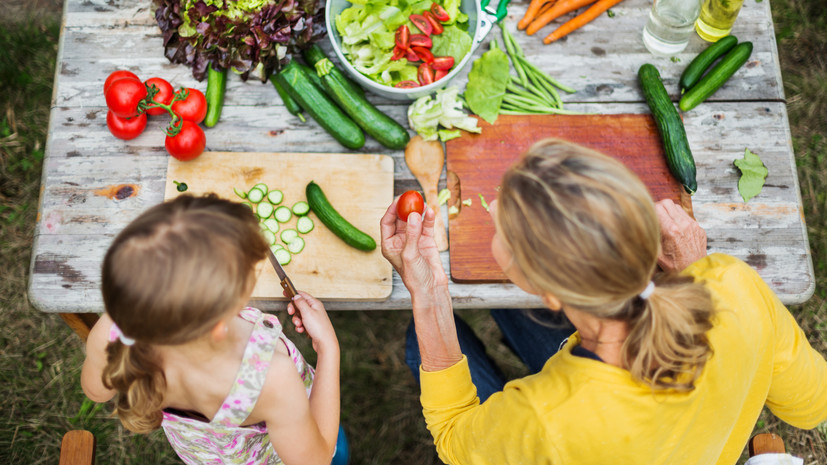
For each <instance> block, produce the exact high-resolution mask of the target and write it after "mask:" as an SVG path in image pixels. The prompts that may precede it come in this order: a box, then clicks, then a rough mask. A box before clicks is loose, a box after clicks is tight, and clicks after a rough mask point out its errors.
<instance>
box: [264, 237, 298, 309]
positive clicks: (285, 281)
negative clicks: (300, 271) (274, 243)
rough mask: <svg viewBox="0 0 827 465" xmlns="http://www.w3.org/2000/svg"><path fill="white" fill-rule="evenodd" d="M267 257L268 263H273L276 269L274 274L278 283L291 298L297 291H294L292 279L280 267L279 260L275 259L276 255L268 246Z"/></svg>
mask: <svg viewBox="0 0 827 465" xmlns="http://www.w3.org/2000/svg"><path fill="white" fill-rule="evenodd" d="M267 258H269V259H270V263H272V264H273V269H275V270H276V274H277V275H278V277H279V279H280V280H281V281H280V282H279V284H281V287H282V289H284V290H285V291H287V297H288V298H290V299H292V298H293V297H294V296H295V295H296V294H298V291H296V287H295V286H293V281H290V278H289V277H288V276H287V273H285V272H284V268H282V267H281V265H280V264H279V261H278V260H276V255H275V254H273V251H272V250H270V248H269V247H268V248H267Z"/></svg>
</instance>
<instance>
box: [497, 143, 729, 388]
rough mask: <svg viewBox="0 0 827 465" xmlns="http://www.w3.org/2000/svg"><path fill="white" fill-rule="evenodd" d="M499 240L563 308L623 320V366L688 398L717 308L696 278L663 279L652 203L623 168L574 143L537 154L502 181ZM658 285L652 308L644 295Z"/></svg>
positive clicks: (542, 146) (539, 148) (537, 147)
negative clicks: (626, 330)
mask: <svg viewBox="0 0 827 465" xmlns="http://www.w3.org/2000/svg"><path fill="white" fill-rule="evenodd" d="M499 204H500V207H499V210H498V212H499V213H498V215H497V222H498V230H499V231H500V233H501V237H502V239H503V241H504V243H505V244H506V246H507V247H508V248H510V250H511V252H512V254H513V256H514V263H515V264H516V265H517V266H518V267H519V268H520V270H521V271H522V272H523V274H524V275H525V277H526V279H527V280H528V282H529V284H530V285H531V286H532V287H533V288H534V289H535V290H537V291H538V292H540V293H551V294H553V295H554V296H556V297H557V298H558V299H560V301H561V302H562V303H563V305H564V307H568V308H573V309H577V310H580V311H583V312H586V313H589V314H592V315H594V316H597V317H600V318H607V319H615V320H622V321H625V322H627V323H628V325H629V330H630V332H629V335H628V337H627V339H626V341H625V342H624V344H623V347H622V363H623V365H624V367H626V368H627V369H628V370H629V371H630V372H631V374H632V376H633V377H634V378H635V379H637V380H639V381H643V382H646V383H648V384H650V385H651V386H652V387H653V388H655V389H668V388H673V389H677V390H684V391H687V390H691V389H693V387H694V382H695V380H696V379H697V378H698V376H699V375H700V372H701V369H702V368H703V366H704V363H706V360H707V359H708V358H709V357H710V355H711V347H710V345H709V341H708V340H707V337H706V332H707V331H708V330H709V329H710V328H711V327H712V323H711V321H710V320H711V318H712V315H713V308H712V301H711V298H710V296H709V293H708V292H707V291H706V289H705V288H704V287H703V286H702V285H701V284H696V283H694V281H693V279H692V278H690V277H683V276H679V275H676V274H666V273H660V274H658V275H657V276H655V277H654V278H653V276H654V275H655V271H656V267H657V259H658V255H659V253H660V225H659V222H658V218H657V215H656V213H655V209H654V204H653V202H652V199H651V196H650V194H649V192H648V190H647V189H646V187H645V186H644V185H643V183H642V182H641V181H640V179H638V178H637V176H636V175H635V174H634V173H632V172H631V171H630V170H629V169H627V168H626V167H625V166H624V165H623V164H622V163H620V162H619V161H617V160H615V159H613V158H611V157H608V156H606V155H603V154H601V153H599V152H596V151H594V150H591V149H588V148H586V147H582V146H580V145H576V144H573V143H570V142H566V141H562V140H556V139H546V140H543V141H540V142H538V143H536V144H534V145H533V146H532V147H531V148H530V149H529V150H528V152H527V153H526V154H525V155H524V156H523V158H521V159H520V160H519V161H518V162H517V163H515V164H514V165H513V166H512V167H511V168H510V169H509V170H508V172H506V174H505V175H504V177H503V180H502V185H501V190H500V193H499ZM653 279H654V282H655V286H656V287H655V291H654V293H653V294H652V295H651V296H649V298H648V299H645V300H644V299H642V298H640V297H639V294H640V293H641V292H642V291H643V290H644V289H645V288H646V287H647V285H648V283H649V282H650V281H651V280H653Z"/></svg>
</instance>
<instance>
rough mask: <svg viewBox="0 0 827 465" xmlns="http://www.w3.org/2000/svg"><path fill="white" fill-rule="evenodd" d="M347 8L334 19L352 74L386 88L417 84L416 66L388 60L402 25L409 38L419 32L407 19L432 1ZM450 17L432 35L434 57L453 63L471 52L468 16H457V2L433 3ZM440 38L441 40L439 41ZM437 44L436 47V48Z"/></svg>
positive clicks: (377, 0) (379, 0)
mask: <svg viewBox="0 0 827 465" xmlns="http://www.w3.org/2000/svg"><path fill="white" fill-rule="evenodd" d="M350 3H351V6H349V7H348V8H346V9H344V10H343V11H342V12H341V13H339V14H338V15H337V16H336V18H334V24H335V25H336V31H338V32H339V35H340V36H341V38H342V53H343V54H344V55H345V57H346V58H347V59H348V61H350V63H351V64H352V65H353V67H354V68H356V70H358V71H359V72H360V73H362V74H364V75H365V76H367V77H368V78H370V79H372V80H374V81H376V82H378V83H380V84H385V85H388V86H394V85H396V84H398V83H399V82H401V81H417V74H416V71H417V66H418V65H419V63H418V62H416V63H411V62H409V61H408V60H407V59H405V58H401V59H399V60H391V56H393V47H394V45H395V44H396V43H395V33H396V30H397V29H398V28H399V26H401V25H403V24H405V25H407V26H408V29H409V30H410V31H411V34H416V33H418V32H419V29H417V28H416V27H415V26H414V25H413V23H411V21H410V20H409V19H408V17H409V16H410V15H411V14H413V13H422V12H423V11H425V10H429V9H430V8H431V4H432V3H433V0H410V1H408V0H351V2H350ZM437 3H440V4H442V5H443V8H445V10H446V11H447V12H448V14H449V15H450V16H451V20H450V21H448V22H446V23H445V30H444V31H443V33H442V34H438V35H432V36H431V39H432V40H433V41H434V46H433V48H432V50H431V51H432V52H433V53H434V55H435V56H447V55H450V56H452V57H454V62H455V63H459V61H460V60H461V59H462V58H463V57H465V55H466V54H468V52H469V51H470V50H471V36H470V35H468V33H467V32H466V30H467V29H468V16H467V15H465V14H462V13H460V12H459V5H460V0H437ZM443 36H444V37H443ZM438 44H440V45H438Z"/></svg>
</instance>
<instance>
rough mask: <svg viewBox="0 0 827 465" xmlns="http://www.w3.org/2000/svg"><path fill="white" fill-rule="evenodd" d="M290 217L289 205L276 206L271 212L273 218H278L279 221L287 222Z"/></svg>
mask: <svg viewBox="0 0 827 465" xmlns="http://www.w3.org/2000/svg"><path fill="white" fill-rule="evenodd" d="M292 217H293V212H291V211H290V208H289V207H285V206H284V205H282V206H281V207H278V208H276V211H275V212H273V218H275V219H276V220H278V222H279V223H287V222H288V221H290V218H292Z"/></svg>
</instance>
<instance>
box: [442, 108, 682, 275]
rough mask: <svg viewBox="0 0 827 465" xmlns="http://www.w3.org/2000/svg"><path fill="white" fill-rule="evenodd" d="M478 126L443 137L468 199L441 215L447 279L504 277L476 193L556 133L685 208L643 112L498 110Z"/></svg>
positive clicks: (492, 191)
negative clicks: (525, 112) (445, 217)
mask: <svg viewBox="0 0 827 465" xmlns="http://www.w3.org/2000/svg"><path fill="white" fill-rule="evenodd" d="M479 125H480V127H481V128H482V133H481V134H463V136H462V137H460V138H457V139H453V140H450V141H448V142H447V143H446V157H447V167H448V170H449V171H453V172H454V173H456V174H457V176H458V177H459V180H460V188H461V194H462V198H463V199H471V201H472V205H471V206H470V207H468V206H463V207H462V209H461V211H460V214H459V215H458V216H457V217H455V218H453V219H450V220H449V221H448V235H449V237H448V239H449V243H450V257H451V279H452V280H453V281H455V282H459V283H478V282H507V281H508V279H507V278H506V277H505V274H503V272H502V270H501V269H500V267H499V266H498V265H497V263H496V262H495V261H494V257H493V256H492V255H491V238H492V237H493V236H494V223H493V221H492V220H491V216H490V215H489V214H488V212H486V211H485V209H483V207H482V205H481V202H480V199H479V196H478V195H477V194H482V195H483V197H485V199H486V200H487V201H491V200H494V199H495V198H496V197H497V193H496V187H497V186H498V185H499V184H500V179H501V178H502V175H503V173H504V172H505V171H506V169H508V167H509V166H511V164H512V163H513V162H514V161H515V160H516V159H517V158H518V157H519V156H520V155H521V154H522V153H523V152H525V151H526V150H527V149H528V148H529V147H530V146H531V144H533V143H534V142H536V141H538V140H540V139H543V138H546V137H558V138H561V139H566V140H569V141H572V142H576V143H579V144H582V145H585V146H587V147H590V148H593V149H595V150H599V151H600V152H603V153H605V154H607V155H611V156H613V157H615V158H617V159H619V160H620V161H621V162H623V163H624V164H625V165H626V166H628V167H629V168H630V169H631V170H632V171H634V172H635V173H636V174H637V175H638V176H640V178H641V179H642V180H643V182H644V183H645V184H646V186H647V187H648V188H649V192H650V193H651V194H652V197H653V198H654V199H655V200H656V201H657V200H661V199H664V198H670V199H672V200H673V201H675V202H676V203H679V204H681V205H683V207H684V209H686V210H687V211H689V212H690V213H691V212H692V200H691V198H690V196H689V195H688V194H686V192H685V191H684V190H683V187H681V185H680V183H679V182H678V181H677V180H676V179H675V178H674V177H673V176H672V174H671V173H670V172H669V168H668V167H667V165H666V159H665V156H664V152H663V146H662V144H661V140H660V136H659V135H658V131H657V127H656V126H655V122H654V120H653V119H652V116H651V115H648V114H622V115H519V116H513V115H502V116H500V117H499V118H498V119H497V122H496V123H495V124H494V125H490V124H488V123H486V122H485V121H483V120H480V122H479Z"/></svg>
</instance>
